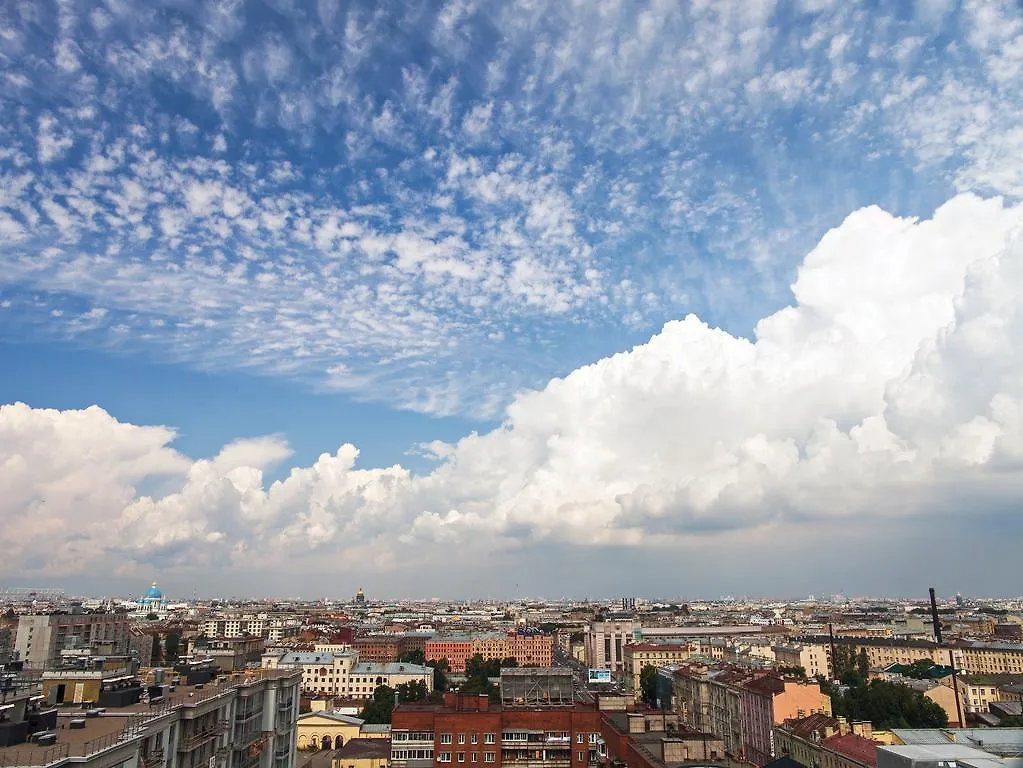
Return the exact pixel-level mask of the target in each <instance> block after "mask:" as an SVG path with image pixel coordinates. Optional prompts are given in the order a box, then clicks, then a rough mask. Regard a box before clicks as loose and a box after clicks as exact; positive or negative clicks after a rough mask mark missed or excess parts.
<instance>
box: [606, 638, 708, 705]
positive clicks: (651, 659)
mask: <svg viewBox="0 0 1023 768" xmlns="http://www.w3.org/2000/svg"><path fill="white" fill-rule="evenodd" d="M622 655H623V657H624V659H623V660H624V665H623V675H622V679H623V681H624V684H625V690H626V691H627V692H631V693H632V694H633V696H635V698H636V700H637V701H638V700H639V698H640V696H641V695H642V691H641V690H640V684H639V678H640V675H641V674H642V673H643V667H646V666H652V667H655V668H656V667H664V666H667V665H669V664H678V663H679V662H682V661H685V660H686V659H688V658H689V657H690V656H692V655H693V646H692V645H690V644H688V643H684V644H678V643H664V644H663V645H662V644H660V643H630V644H629V645H626V646H625V647H624V648H623V649H622Z"/></svg>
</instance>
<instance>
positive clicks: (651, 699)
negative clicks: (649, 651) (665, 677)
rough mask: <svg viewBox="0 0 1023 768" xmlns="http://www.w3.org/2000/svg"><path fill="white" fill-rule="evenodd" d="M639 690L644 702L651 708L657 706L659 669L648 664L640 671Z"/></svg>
mask: <svg viewBox="0 0 1023 768" xmlns="http://www.w3.org/2000/svg"><path fill="white" fill-rule="evenodd" d="M639 690H640V693H641V695H642V697H643V701H645V702H646V703H647V704H649V705H650V706H651V707H655V706H657V667H654V666H652V665H650V664H646V665H644V666H643V669H641V670H640V671H639Z"/></svg>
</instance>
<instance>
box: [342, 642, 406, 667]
mask: <svg viewBox="0 0 1023 768" xmlns="http://www.w3.org/2000/svg"><path fill="white" fill-rule="evenodd" d="M352 649H353V650H355V651H358V652H359V658H360V659H361V660H363V661H371V662H376V663H379V664H387V663H389V662H392V661H397V660H398V657H399V656H400V655H401V639H400V638H399V637H398V636H397V635H366V636H364V637H357V638H355V639H354V640H353V641H352Z"/></svg>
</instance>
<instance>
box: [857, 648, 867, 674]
mask: <svg viewBox="0 0 1023 768" xmlns="http://www.w3.org/2000/svg"><path fill="white" fill-rule="evenodd" d="M856 670H857V671H858V672H859V673H860V674H861V675H863V676H864V677H866V676H867V675H868V674H869V673H870V659H869V658H868V657H867V649H866V648H860V652H859V653H858V654H857V655H856Z"/></svg>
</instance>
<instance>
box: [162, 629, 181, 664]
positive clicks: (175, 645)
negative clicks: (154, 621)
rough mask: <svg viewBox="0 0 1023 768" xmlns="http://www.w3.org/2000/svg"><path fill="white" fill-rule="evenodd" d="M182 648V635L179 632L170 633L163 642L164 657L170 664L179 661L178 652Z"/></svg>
mask: <svg viewBox="0 0 1023 768" xmlns="http://www.w3.org/2000/svg"><path fill="white" fill-rule="evenodd" d="M180 648H181V635H179V634H178V633H177V632H168V633H167V636H166V637H165V638H164V640H163V649H164V656H165V657H166V660H167V663H168V664H173V663H174V662H176V661H177V660H178V651H179V650H180Z"/></svg>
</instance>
